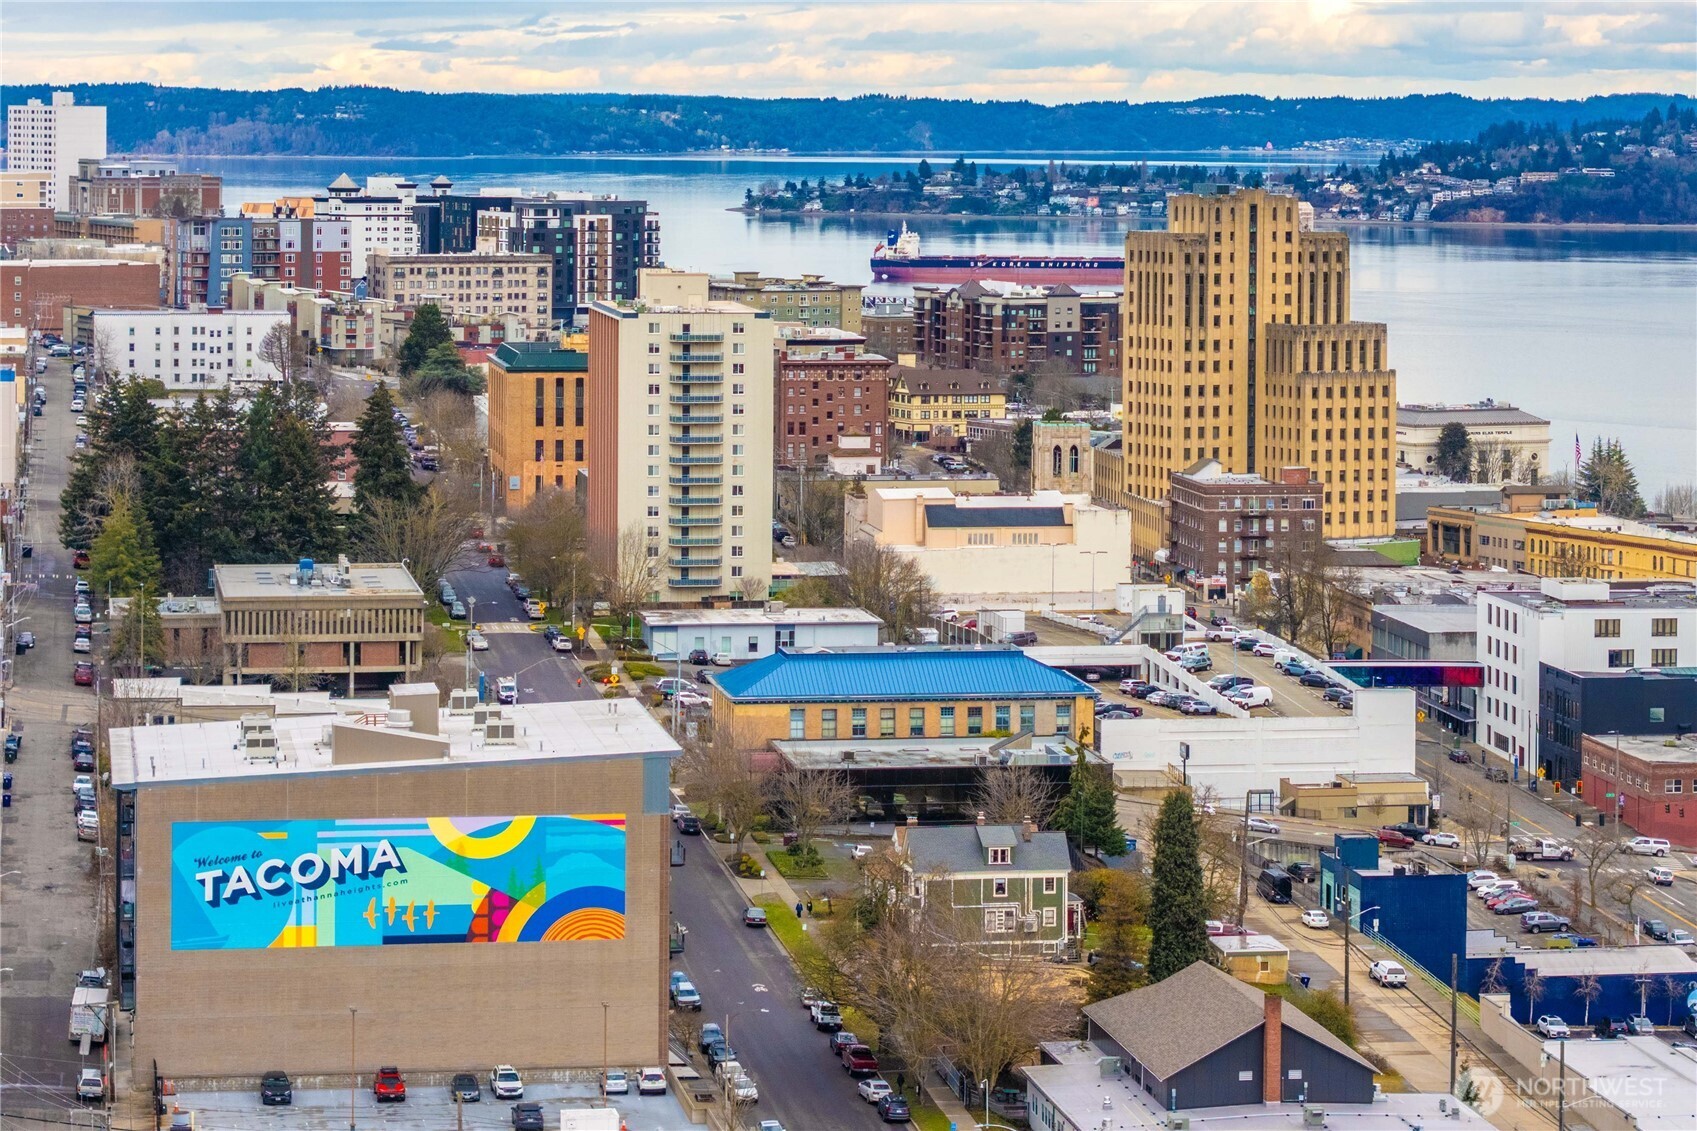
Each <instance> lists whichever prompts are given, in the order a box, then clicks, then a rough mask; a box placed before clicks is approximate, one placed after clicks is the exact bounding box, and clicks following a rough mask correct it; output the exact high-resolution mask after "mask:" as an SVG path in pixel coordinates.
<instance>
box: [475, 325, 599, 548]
mask: <svg viewBox="0 0 1697 1131" xmlns="http://www.w3.org/2000/svg"><path fill="white" fill-rule="evenodd" d="M488 373H489V462H490V465H491V467H492V469H493V472H494V476H495V481H496V483H497V484H498V485H499V487H500V490H499V491H498V492H497V498H498V499H499V500H500V501H501V502H502V503H503V504H504V505H505V506H506V509H507V512H508V513H509V514H515V513H517V512H518V511H520V510H523V509H524V508H525V507H526V506H528V505H529V504H530V502H531V500H533V499H534V498H536V496H537V495H539V494H541V493H542V492H543V491H545V490H548V489H554V490H561V491H572V490H575V489H576V487H577V477H578V473H579V472H581V471H583V470H584V468H585V467H587V466H588V464H587V460H586V453H585V452H584V445H585V444H586V443H587V442H588V423H587V421H588V415H587V411H588V410H587V401H586V400H585V390H584V383H585V382H586V381H587V379H588V377H589V354H588V353H587V352H586V351H584V350H576V349H562V348H559V347H556V346H555V345H554V343H552V342H511V341H509V342H502V343H501V344H500V346H498V347H497V348H496V350H495V352H494V353H493V354H492V355H490V358H489V367H488Z"/></svg>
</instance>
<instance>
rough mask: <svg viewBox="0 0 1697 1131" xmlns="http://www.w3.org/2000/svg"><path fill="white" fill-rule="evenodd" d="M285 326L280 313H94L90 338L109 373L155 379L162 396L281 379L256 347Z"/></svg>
mask: <svg viewBox="0 0 1697 1131" xmlns="http://www.w3.org/2000/svg"><path fill="white" fill-rule="evenodd" d="M289 324H290V319H289V315H288V313H287V312H286V311H280V310H158V309H154V310H110V309H96V310H94V311H92V312H90V319H89V340H90V342H91V343H95V344H96V351H97V356H98V357H99V359H100V361H101V363H102V364H103V365H104V366H105V367H106V368H107V369H109V370H111V371H112V372H114V373H120V374H123V375H125V376H130V377H141V378H144V379H151V380H154V381H158V382H159V383H160V384H161V385H163V386H164V387H165V391H166V392H167V393H188V394H194V393H215V392H218V391H219V390H221V389H228V388H243V387H247V388H252V387H254V386H258V385H263V384H267V383H269V382H272V381H279V380H281V379H282V376H283V373H282V371H281V370H280V369H278V368H277V366H276V365H275V364H274V363H273V362H272V361H268V360H267V359H266V357H265V355H264V351H263V350H261V348H260V347H261V346H262V345H263V344H264V342H265V338H266V335H267V334H269V333H270V332H271V331H272V329H273V328H275V327H278V326H282V327H285V328H287V327H288V326H289ZM285 332H287V330H286V329H285Z"/></svg>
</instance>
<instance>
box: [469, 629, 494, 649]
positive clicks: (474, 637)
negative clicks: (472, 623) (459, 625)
mask: <svg viewBox="0 0 1697 1131" xmlns="http://www.w3.org/2000/svg"><path fill="white" fill-rule="evenodd" d="M465 645H466V647H467V648H470V649H471V650H472V651H473V652H487V651H489V638H488V637H487V636H485V635H483V633H481V632H479V631H477V629H475V628H474V629H472V630H471V631H469V632H467V633H466V634H465Z"/></svg>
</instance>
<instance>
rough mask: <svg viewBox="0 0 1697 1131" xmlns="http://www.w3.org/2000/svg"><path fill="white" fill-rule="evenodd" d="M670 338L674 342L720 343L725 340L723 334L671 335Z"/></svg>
mask: <svg viewBox="0 0 1697 1131" xmlns="http://www.w3.org/2000/svg"><path fill="white" fill-rule="evenodd" d="M670 337H671V339H672V341H674V342H722V341H724V340H725V335H723V334H672V335H670Z"/></svg>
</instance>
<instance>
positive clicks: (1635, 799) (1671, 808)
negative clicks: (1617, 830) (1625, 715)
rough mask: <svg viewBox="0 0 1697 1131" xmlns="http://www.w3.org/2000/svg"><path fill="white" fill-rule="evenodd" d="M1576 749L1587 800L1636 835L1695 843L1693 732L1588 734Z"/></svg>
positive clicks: (1696, 738) (1696, 751)
mask: <svg viewBox="0 0 1697 1131" xmlns="http://www.w3.org/2000/svg"><path fill="white" fill-rule="evenodd" d="M1580 750H1581V758H1582V771H1581V772H1582V773H1583V775H1584V777H1583V793H1584V796H1585V800H1586V801H1587V802H1589V803H1590V804H1592V805H1595V806H1597V807H1598V808H1599V809H1601V810H1602V811H1603V812H1605V813H1611V814H1613V815H1615V816H1616V819H1617V820H1618V821H1619V822H1620V823H1621V824H1623V825H1627V826H1629V827H1630V828H1632V829H1633V830H1635V831H1636V832H1637V834H1638V835H1640V836H1658V837H1662V838H1663V839H1665V840H1669V841H1672V842H1673V843H1674V844H1676V845H1678V846H1679V847H1681V848H1692V847H1697V796H1694V795H1697V735H1694V734H1691V733H1686V734H1682V735H1669V734H1629V735H1600V734H1588V735H1585V737H1584V738H1583V740H1582V741H1581V744H1580ZM1611 794H1612V795H1613V797H1612V798H1611V797H1610V795H1611ZM1658 863H1660V861H1658Z"/></svg>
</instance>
